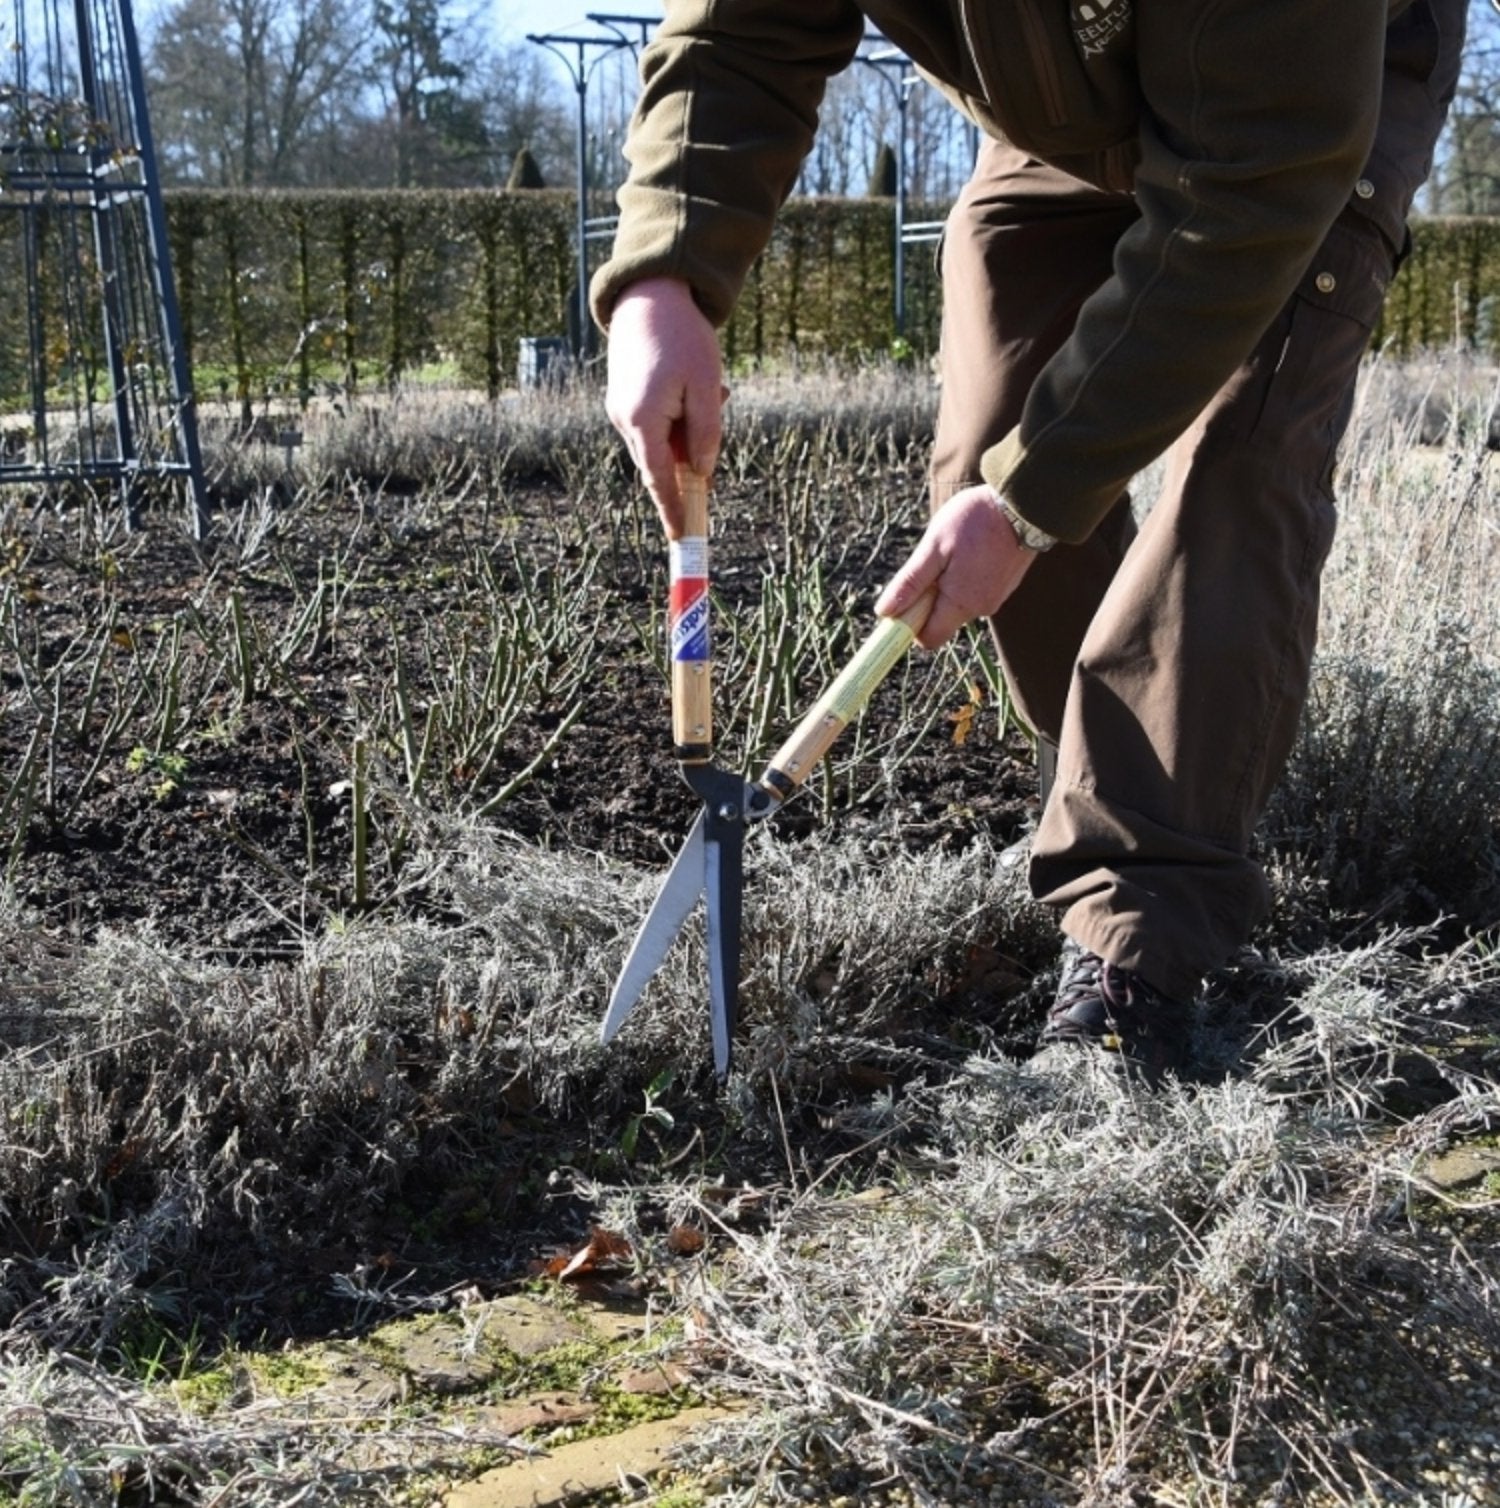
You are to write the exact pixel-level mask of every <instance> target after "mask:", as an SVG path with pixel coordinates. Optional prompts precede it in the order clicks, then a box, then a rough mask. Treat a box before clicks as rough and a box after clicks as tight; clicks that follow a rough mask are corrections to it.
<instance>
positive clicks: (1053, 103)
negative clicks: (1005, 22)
mask: <svg viewBox="0 0 1500 1508" xmlns="http://www.w3.org/2000/svg"><path fill="white" fill-rule="evenodd" d="M974 3H975V0H959V3H958V21H959V25H960V26H961V27H962V28H963V34H964V43H965V45H966V46H967V47H968V49H969V58H970V60H971V61H972V62H973V64H974V72H975V73H976V74H977V75H978V77H979V82H980V83H981V84H982V85H983V86H984V92H985V95H986V97H987V99H988V101H989V105H990V108H991V110H993V111H994V112H995V113H996V114H997V115H999V116H1000V117H1001V118H1002V119H1004V118H1005V116H1006V115H1007V114H1008V113H1009V112H1007V110H1006V108H1005V103H1004V101H1003V100H997V99H996V96H995V91H994V86H993V84H992V83H991V80H990V76H989V73H988V72H987V70H986V69H985V66H984V63H983V62H982V61H981V59H980V56H979V48H978V47H977V46H976V45H975V43H974V23H973V20H972V16H971V10H972V7H973V5H974ZM980 3H982V0H980ZM1015 4H1016V10H1017V12H1018V14H1019V16H1020V20H1021V31H1022V35H1023V36H1024V38H1025V42H1026V50H1027V52H1028V53H1029V54H1030V57H1031V64H1032V79H1033V81H1034V83H1035V84H1036V89H1037V94H1038V96H1039V97H1040V99H1041V102H1042V109H1043V110H1044V111H1045V112H1046V116H1047V122H1048V124H1049V125H1052V126H1062V125H1066V124H1067V119H1068V112H1067V110H1066V109H1065V108H1064V105H1063V94H1062V83H1061V81H1060V79H1059V78H1058V73H1057V61H1056V59H1055V58H1054V57H1053V56H1052V53H1051V51H1050V50H1049V49H1048V47H1047V34H1046V29H1045V27H1044V26H1043V24H1042V19H1041V15H1040V13H1039V12H1038V10H1037V0H1015Z"/></svg>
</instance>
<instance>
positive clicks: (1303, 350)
mask: <svg viewBox="0 0 1500 1508" xmlns="http://www.w3.org/2000/svg"><path fill="white" fill-rule="evenodd" d="M1395 265H1396V258H1395V255H1394V253H1393V252H1392V250H1391V248H1390V246H1389V244H1388V243H1387V241H1386V239H1385V237H1384V235H1383V234H1382V233H1381V232H1380V230H1379V228H1378V227H1376V226H1375V225H1374V224H1372V223H1371V222H1369V221H1367V220H1365V219H1363V218H1362V217H1361V216H1359V215H1357V214H1355V213H1353V212H1346V213H1345V214H1343V215H1341V216H1340V217H1339V219H1338V220H1337V221H1335V223H1334V225H1333V228H1332V229H1331V230H1330V231H1329V232H1328V235H1327V237H1326V238H1325V239H1324V241H1323V244H1322V246H1321V247H1319V249H1318V253H1317V255H1316V256H1315V257H1314V258H1313V260H1312V264H1311V265H1310V266H1309V268H1308V270H1307V272H1306V273H1305V274H1304V275H1303V278H1302V281H1301V282H1300V283H1299V284H1298V286H1297V289H1296V291H1295V292H1294V293H1293V295H1292V297H1291V299H1290V300H1289V301H1288V303H1287V306H1286V308H1285V309H1284V310H1283V311H1282V313H1281V315H1280V317H1279V318H1278V319H1277V320H1276V321H1275V322H1274V324H1273V325H1272V327H1271V329H1270V330H1269V331H1267V334H1266V337H1265V338H1264V339H1263V340H1262V342H1261V352H1260V359H1259V361H1258V363H1257V365H1258V366H1259V369H1260V371H1261V372H1262V374H1263V375H1262V381H1263V383H1264V394H1263V398H1262V401H1261V403H1260V405H1259V409H1258V416H1257V419H1256V422H1255V424H1254V426H1253V428H1252V431H1251V434H1250V439H1251V440H1252V442H1253V443H1255V444H1256V445H1258V446H1262V445H1263V446H1272V447H1275V448H1276V449H1277V450H1278V451H1281V452H1283V453H1285V452H1287V451H1289V450H1299V451H1304V453H1305V454H1306V455H1307V457H1308V462H1309V464H1310V465H1313V466H1315V467H1316V468H1317V469H1318V472H1319V474H1320V475H1322V476H1324V477H1325V478H1326V476H1327V474H1328V473H1329V472H1330V470H1331V467H1332V463H1333V453H1334V451H1335V450H1336V449H1337V447H1338V443H1339V440H1340V439H1341V438H1342V437H1343V432H1344V428H1345V426H1346V425H1347V424H1348V421H1349V410H1350V405H1351V399H1352V396H1353V392H1354V381H1355V378H1356V376H1357V374H1358V371H1359V363H1360V360H1361V358H1362V357H1363V355H1364V353H1365V348H1366V347H1367V346H1368V345H1369V343H1370V335H1371V333H1372V332H1373V330H1374V328H1375V325H1376V324H1377V322H1378V321H1379V319H1380V311H1381V308H1382V306H1383V305H1384V303H1385V296H1386V292H1387V290H1388V289H1389V287H1390V281H1391V278H1392V276H1393V275H1394V273H1395ZM1304 448H1305V450H1304Z"/></svg>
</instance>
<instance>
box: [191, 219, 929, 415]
mask: <svg viewBox="0 0 1500 1508" xmlns="http://www.w3.org/2000/svg"><path fill="white" fill-rule="evenodd" d="M919 213H923V214H928V215H935V214H936V213H937V211H929V210H925V209H924V210H920V211H919ZM893 214H894V211H893V208H892V206H891V205H890V204H889V203H888V202H881V201H860V200H796V201H793V202H792V203H791V204H790V205H788V206H787V208H786V211H785V212H784V213H783V215H782V216H781V218H780V221H779V222H778V225H777V228H776V232H775V239H774V241H773V243H772V246H771V248H770V250H769V252H768V254H767V256H766V257H765V258H763V259H762V260H761V262H760V263H759V264H758V265H757V266H756V268H755V270H754V272H753V274H752V276H751V278H750V281H749V283H748V285H747V287H746V290H745V296H744V298H743V300H742V302H741V306H740V309H739V311H738V312H737V314H736V317H735V319H734V321H733V323H732V324H731V326H730V327H729V329H728V330H727V331H726V332H725V346H726V350H727V352H728V354H729V357H730V359H731V360H732V361H739V360H747V361H759V360H763V359H766V358H769V357H774V356H778V355H781V354H784V353H785V352H786V351H788V350H789V349H790V348H793V347H795V348H797V349H799V350H801V351H803V352H808V353H811V352H822V351H834V350H838V351H851V350H853V351H884V350H887V349H888V348H889V347H890V344H891V340H892V335H893V328H892V312H891V311H892V266H893V260H894V259H893V250H892V241H893V231H894V221H893ZM167 218H168V222H169V226H170V235H171V241H172V255H173V264H174V268H175V271H176V277H177V288H178V299H179V303H180V304H181V306H182V313H183V326H184V337H185V340H186V344H187V346H188V350H189V352H190V355H191V358H192V361H193V364H194V369H195V371H197V372H198V373H199V386H200V390H201V391H202V395H203V396H205V397H210V396H212V395H213V387H214V385H215V384H217V385H218V386H219V388H220V390H221V392H222V393H223V395H224V396H230V395H231V394H233V395H234V396H237V397H238V398H240V399H241V401H242V402H245V403H249V402H250V401H252V400H253V399H254V398H255V397H256V396H258V395H259V394H261V393H264V392H266V391H289V392H301V393H305V392H311V391H315V390H316V389H317V387H318V386H319V385H320V384H336V385H338V386H339V387H341V388H346V389H352V388H356V387H359V386H363V385H368V384H370V383H383V382H389V381H392V380H394V379H395V378H396V377H398V376H400V375H401V374H402V373H403V372H407V371H410V370H411V369H412V368H414V367H418V366H421V365H423V364H425V363H428V362H432V361H447V362H451V363H453V364H455V365H456V366H457V368H458V370H459V372H460V373H461V374H462V376H463V377H464V378H465V379H466V380H468V381H470V382H473V383H474V384H475V385H476V386H480V387H483V388H486V389H487V390H488V391H490V392H491V393H494V392H498V391H499V390H501V389H502V388H503V387H505V386H506V385H507V384H509V383H510V382H512V381H514V379H515V374H516V365H517V358H518V353H519V347H520V341H521V340H522V339H523V338H526V337H533V336H547V335H563V334H566V333H567V331H568V329H569V326H570V318H569V316H570V314H571V311H572V307H573V293H572V290H573V288H574V287H575V278H576V260H575V254H574V249H573V235H574V227H575V224H576V221H575V217H574V201H573V196H572V195H571V194H569V193H566V192H561V191H557V192H553V191H526V192H519V193H517V192H503V193H496V192H492V191H480V190H473V191H467V190H437V191H426V190H409V191H394V190H392V191H381V192H359V191H342V192H333V193H326V192H325V193H299V192H294V191H284V192H269V193H268V192H257V193H254V194H244V193H235V192H227V191H226V192H208V191H202V190H188V191H178V192H173V193H169V194H168V195H167ZM931 251H932V249H931V248H930V247H927V248H923V247H916V248H912V250H911V253H910V255H909V257H908V279H907V308H908V325H907V336H908V339H909V341H910V344H911V345H912V347H913V348H914V349H916V350H925V349H930V348H931V346H932V345H933V343H934V341H935V337H936V328H937V317H938V296H937V279H936V276H935V272H934V268H933V257H932V254H931ZM597 254H602V253H596V255H597ZM205 378H206V379H207V380H205Z"/></svg>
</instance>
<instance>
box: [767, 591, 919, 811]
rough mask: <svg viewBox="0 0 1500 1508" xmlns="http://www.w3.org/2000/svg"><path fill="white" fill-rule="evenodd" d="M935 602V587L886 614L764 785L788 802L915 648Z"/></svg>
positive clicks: (778, 756) (774, 760)
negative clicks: (901, 609) (902, 609)
mask: <svg viewBox="0 0 1500 1508" xmlns="http://www.w3.org/2000/svg"><path fill="white" fill-rule="evenodd" d="M936 601H937V589H936V588H931V589H929V590H928V591H926V592H924V593H923V594H922V595H921V596H920V597H918V598H917V600H916V601H915V602H914V603H912V605H911V606H910V607H909V608H907V610H906V611H905V612H904V613H902V614H901V616H900V617H899V618H882V619H881V620H880V621H879V622H878V623H877V624H876V625H875V628H874V629H873V630H872V631H871V633H870V636H869V638H867V639H866V640H865V642H864V643H863V644H861V645H860V647H859V649H858V650H856V651H855V655H854V658H853V659H852V660H850V661H849V663H848V664H847V665H845V666H844V668H843V669H842V670H841V671H840V672H839V674H838V676H837V677H836V678H835V680H834V682H833V684H832V685H831V686H829V688H828V689H827V690H826V691H825V692H824V693H823V695H822V696H820V697H819V698H818V700H817V701H816V702H815V703H814V704H813V706H812V709H811V711H809V712H808V714H807V716H806V717H804V718H803V719H802V721H801V722H800V723H798V724H797V727H796V729H795V730H794V731H793V733H792V736H791V737H790V738H788V739H787V741H786V742H785V743H784V744H782V746H781V747H780V748H779V749H778V750H777V751H776V752H775V754H773V755H772V756H771V762H770V764H768V765H767V766H766V772H765V774H764V775H762V776H761V777H760V783H761V785H763V786H764V787H765V788H766V789H767V790H768V791H770V792H771V793H772V794H773V795H774V796H775V797H776V798H777V799H778V800H779V801H785V800H786V798H787V797H788V796H790V795H791V794H792V792H793V791H795V790H796V789H797V787H798V786H799V785H801V784H802V782H803V781H804V780H806V779H807V777H808V776H809V775H810V774H811V773H812V771H813V769H814V767H815V766H816V765H817V763H818V761H819V760H820V759H822V757H823V756H824V755H825V754H826V753H827V752H828V751H829V749H831V748H832V747H833V744H834V741H835V740H836V739H837V738H838V736H839V734H840V733H842V732H843V731H844V729H845V728H846V727H848V725H849V724H850V723H851V722H853V720H854V719H855V718H856V717H857V716H858V715H859V713H860V710H861V708H863V707H864V705H865V703H866V702H867V701H869V699H870V697H871V695H872V694H873V692H874V690H875V688H876V687H877V686H878V685H879V684H880V683H881V682H882V681H883V680H884V679H885V678H886V676H887V675H889V674H890V672H891V670H892V669H894V667H895V665H896V662H897V661H898V660H900V658H901V656H902V655H904V654H905V653H906V651H907V650H908V649H909V648H911V643H912V640H913V639H915V638H916V636H917V635H918V634H919V633H920V632H921V631H922V625H923V624H924V623H925V622H926V621H927V615H928V613H930V612H931V611H932V605H933V603H934V602H936Z"/></svg>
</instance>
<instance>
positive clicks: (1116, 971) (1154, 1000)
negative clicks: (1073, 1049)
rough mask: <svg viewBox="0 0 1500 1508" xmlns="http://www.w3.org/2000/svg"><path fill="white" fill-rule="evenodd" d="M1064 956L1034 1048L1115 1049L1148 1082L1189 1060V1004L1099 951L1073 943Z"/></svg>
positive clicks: (1170, 1071) (1125, 1064) (1159, 1077)
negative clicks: (1054, 991)
mask: <svg viewBox="0 0 1500 1508" xmlns="http://www.w3.org/2000/svg"><path fill="white" fill-rule="evenodd" d="M1068 955H1071V956H1068ZM1065 956H1067V962H1066V963H1065V965H1064V967H1063V976H1062V980H1061V982H1060V983H1059V984H1058V987H1057V999H1056V1000H1055V1001H1054V1002H1053V1005H1052V1009H1051V1010H1050V1011H1048V1012H1047V1020H1046V1022H1045V1023H1044V1025H1043V1026H1042V1033H1041V1036H1040V1038H1039V1039H1038V1041H1037V1048H1038V1050H1039V1051H1040V1050H1042V1049H1045V1048H1049V1047H1055V1046H1060V1045H1068V1046H1078V1047H1097V1048H1099V1049H1101V1050H1102V1051H1104V1052H1109V1053H1118V1054H1119V1057H1120V1061H1121V1063H1122V1064H1123V1065H1124V1066H1125V1068H1126V1069H1127V1070H1129V1071H1131V1072H1134V1073H1137V1074H1139V1075H1140V1077H1141V1078H1142V1079H1143V1080H1144V1081H1145V1082H1146V1083H1148V1084H1157V1083H1159V1082H1160V1081H1161V1079H1162V1077H1163V1075H1165V1074H1168V1073H1172V1074H1180V1073H1181V1072H1182V1069H1183V1067H1184V1066H1185V1065H1186V1063H1187V1059H1188V1036H1189V1032H1190V1028H1191V1023H1192V1012H1191V1010H1190V1009H1189V1007H1187V1006H1185V1005H1182V1004H1180V1003H1179V1002H1178V1001H1176V1000H1170V999H1168V998H1167V996H1165V995H1163V994H1162V993H1161V991H1160V990H1158V989H1155V988H1153V987H1152V986H1151V985H1149V984H1147V983H1146V981H1145V980H1144V979H1142V978H1141V976H1140V975H1139V974H1137V973H1136V971H1135V970H1134V969H1126V968H1121V967H1120V966H1119V965H1118V964H1113V963H1109V962H1107V961H1106V960H1105V959H1103V958H1100V956H1099V955H1098V954H1097V953H1090V952H1088V951H1087V950H1085V949H1082V948H1078V947H1076V946H1074V947H1072V948H1069V949H1068V950H1067V954H1066V955H1065Z"/></svg>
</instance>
